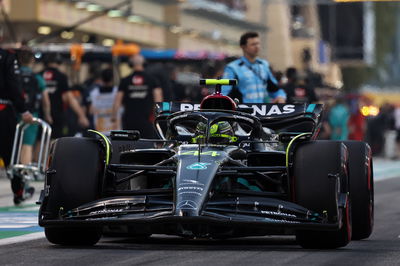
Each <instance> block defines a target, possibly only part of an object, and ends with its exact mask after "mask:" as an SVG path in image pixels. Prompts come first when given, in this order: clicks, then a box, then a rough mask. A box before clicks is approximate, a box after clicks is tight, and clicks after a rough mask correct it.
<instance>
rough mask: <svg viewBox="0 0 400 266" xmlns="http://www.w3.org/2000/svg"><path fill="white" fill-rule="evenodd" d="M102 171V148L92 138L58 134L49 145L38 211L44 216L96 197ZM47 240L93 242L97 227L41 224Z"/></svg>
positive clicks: (98, 233)
mask: <svg viewBox="0 0 400 266" xmlns="http://www.w3.org/2000/svg"><path fill="white" fill-rule="evenodd" d="M103 172H104V154H103V149H102V148H101V146H100V145H99V143H98V142H97V140H95V139H90V138H60V139H58V140H57V141H56V142H55V143H54V145H53V146H52V152H51V154H50V164H49V173H51V174H48V176H47V179H46V182H47V185H49V186H50V188H49V195H48V197H47V198H45V200H44V202H43V204H42V206H41V209H40V214H39V215H41V216H42V217H43V218H44V219H46V220H52V219H59V218H60V214H62V213H65V212H67V211H69V210H71V209H73V208H76V207H78V206H80V205H83V204H85V203H89V202H91V201H94V200H96V199H98V198H99V196H100V192H101V186H102V177H103ZM45 235H46V238H47V240H48V241H49V242H51V243H54V244H59V245H94V244H96V243H97V242H98V241H99V239H100V237H101V229H100V228H98V227H68V226H67V227H45Z"/></svg>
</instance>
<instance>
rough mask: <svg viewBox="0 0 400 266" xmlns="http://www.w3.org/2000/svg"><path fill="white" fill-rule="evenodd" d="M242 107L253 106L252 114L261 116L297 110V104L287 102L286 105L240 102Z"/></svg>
mask: <svg viewBox="0 0 400 266" xmlns="http://www.w3.org/2000/svg"><path fill="white" fill-rule="evenodd" d="M239 107H240V108H252V109H253V113H252V115H260V116H271V115H282V114H290V113H293V112H295V111H296V108H295V105H293V104H286V105H276V104H273V105H255V104H252V105H245V104H240V105H239Z"/></svg>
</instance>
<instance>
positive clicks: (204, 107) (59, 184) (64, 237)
mask: <svg viewBox="0 0 400 266" xmlns="http://www.w3.org/2000/svg"><path fill="white" fill-rule="evenodd" d="M202 82H203V83H206V84H216V85H217V90H216V91H217V92H216V93H215V94H214V95H211V96H208V97H206V98H205V99H204V100H203V101H202V103H201V104H190V103H168V102H164V103H160V104H158V105H157V117H156V120H155V128H156V129H157V131H158V133H159V136H160V139H158V140H144V139H140V138H139V133H138V132H137V131H112V132H111V133H110V134H109V135H108V136H105V135H103V134H102V133H100V132H95V131H93V135H94V136H93V138H75V137H73V138H60V139H58V140H57V141H56V142H55V143H54V145H53V146H52V148H51V153H50V154H51V155H50V157H49V168H48V170H47V173H46V181H45V188H44V190H43V191H42V194H41V199H40V204H41V207H40V212H39V225H40V226H43V227H44V228H45V234H46V237H47V239H48V240H49V241H50V242H51V243H54V244H61V245H92V244H95V243H96V242H98V241H99V239H100V237H101V236H102V234H104V233H116V232H117V233H121V234H124V235H126V236H133V237H134V236H142V237H143V236H150V235H151V234H168V235H177V236H182V237H191V238H192V237H202V238H204V237H208V238H213V239H225V238H230V237H244V236H264V235H282V234H285V235H296V238H297V241H298V243H299V244H300V245H301V246H303V247H305V248H337V247H343V246H346V245H347V244H348V243H349V241H350V240H351V239H355V240H358V239H364V238H368V237H369V235H370V234H371V232H372V227H373V208H374V205H373V197H374V195H373V175H372V158H371V149H370V147H369V146H368V145H367V144H366V143H364V142H357V141H344V142H341V141H322V140H315V139H316V137H317V134H318V131H319V127H320V118H321V113H322V105H316V104H310V105H289V104H250V105H243V104H239V105H238V104H237V103H236V102H235V101H233V100H232V99H231V98H229V97H227V96H223V95H221V94H220V92H219V87H220V85H221V84H232V83H233V82H234V81H232V80H205V81H202Z"/></svg>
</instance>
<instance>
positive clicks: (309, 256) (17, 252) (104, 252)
mask: <svg viewBox="0 0 400 266" xmlns="http://www.w3.org/2000/svg"><path fill="white" fill-rule="evenodd" d="M388 169H390V170H388ZM374 173H375V227H374V232H373V234H372V235H371V237H370V238H369V239H367V240H363V241H352V242H351V243H350V244H349V245H347V246H346V247H344V248H341V249H337V250H306V249H302V248H301V247H300V246H298V245H297V244H296V242H295V238H294V237H290V236H289V237H257V238H241V239H232V240H224V241H216V240H205V239H196V240H187V239H182V238H179V237H171V236H164V235H154V236H152V237H151V238H149V239H144V240H143V239H132V238H110V237H103V238H102V239H101V240H100V242H99V243H98V244H97V245H96V246H94V247H90V248H87V247H74V248H71V247H60V246H55V245H52V244H50V243H49V242H48V241H47V240H46V239H45V238H44V234H43V232H42V228H40V227H38V226H37V217H36V215H37V208H38V207H37V206H35V205H34V204H33V203H34V201H35V200H36V199H37V197H38V196H39V194H38V193H39V192H38V190H39V189H40V188H41V187H42V186H43V183H42V182H39V183H33V185H34V186H35V187H37V188H39V189H37V192H36V194H35V196H34V198H33V199H32V200H30V201H28V202H25V203H24V204H23V205H22V206H21V207H18V208H16V207H12V199H11V194H10V188H9V182H8V180H7V179H5V178H4V177H3V178H0V203H1V205H0V206H3V207H0V265H27V264H29V265H72V264H79V265H110V264H112V265H211V264H212V265H232V264H233V265H246V264H247V265H266V264H268V265H400V204H399V203H400V193H399V192H400V162H399V161H388V160H383V159H375V165H374ZM7 204H9V205H7ZM10 204H11V205H10ZM5 206H11V207H5ZM15 214H17V216H16V217H14V218H15V219H14V222H13V221H12V218H11V217H13V215H15ZM2 217H3V218H2ZM2 219H3V222H4V221H6V220H7V219H8V220H9V221H8V222H7V221H6V223H3V222H2ZM35 219H36V220H35ZM7 226H11V227H12V226H13V227H14V228H7ZM7 230H8V231H7ZM24 230H28V231H29V232H27V231H24ZM10 231H14V232H16V231H19V235H20V236H12V234H11V233H10V234H9V236H8V237H6V236H5V233H4V232H10ZM2 235H3V237H1V236H2ZM1 238H2V239H1Z"/></svg>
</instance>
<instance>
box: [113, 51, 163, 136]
mask: <svg viewBox="0 0 400 266" xmlns="http://www.w3.org/2000/svg"><path fill="white" fill-rule="evenodd" d="M131 62H132V65H133V73H132V74H131V75H129V76H128V77H126V78H124V79H122V80H121V82H120V84H119V88H118V93H117V96H116V97H115V100H114V105H113V114H112V121H114V122H115V121H117V117H118V112H119V110H120V108H121V105H123V106H124V113H123V116H122V127H123V129H132V130H139V131H140V133H141V136H142V137H143V138H153V137H155V131H154V129H153V126H152V123H151V121H150V119H151V115H152V111H153V107H154V103H155V102H162V101H163V96H162V95H163V94H162V89H161V88H160V86H159V85H158V83H157V80H156V79H155V78H154V77H153V76H151V75H149V74H148V73H147V72H145V71H144V66H143V64H144V58H143V56H142V55H134V56H133V57H132V58H131Z"/></svg>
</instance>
